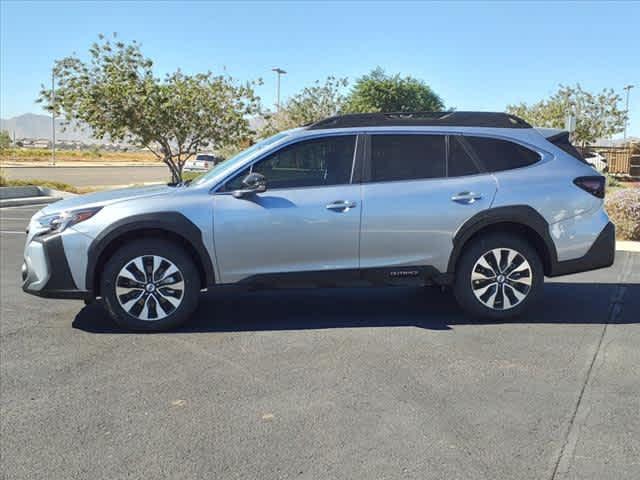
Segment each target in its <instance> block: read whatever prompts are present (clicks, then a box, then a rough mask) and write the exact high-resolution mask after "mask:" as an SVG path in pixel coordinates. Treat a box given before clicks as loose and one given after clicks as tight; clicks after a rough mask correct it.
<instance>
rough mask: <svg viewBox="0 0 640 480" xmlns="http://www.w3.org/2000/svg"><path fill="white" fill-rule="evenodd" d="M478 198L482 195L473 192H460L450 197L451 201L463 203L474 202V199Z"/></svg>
mask: <svg viewBox="0 0 640 480" xmlns="http://www.w3.org/2000/svg"><path fill="white" fill-rule="evenodd" d="M480 199H482V195H479V194H477V193H473V192H460V193H457V194H455V195H454V196H452V197H451V200H452V201H454V202H456V203H461V204H464V205H468V204H470V203H474V202H475V201H476V200H480Z"/></svg>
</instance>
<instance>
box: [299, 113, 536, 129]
mask: <svg viewBox="0 0 640 480" xmlns="http://www.w3.org/2000/svg"><path fill="white" fill-rule="evenodd" d="M391 126H393V127H395V126H432V127H493V128H532V127H531V125H529V124H528V123H527V122H525V121H524V120H522V119H521V118H519V117H516V116H515V115H511V114H509V113H503V112H457V111H453V112H391V113H354V114H348V115H337V116H335V117H329V118H325V119H324V120H320V121H319V122H315V123H312V124H311V125H309V126H308V127H307V129H308V130H324V129H331V128H355V127H391Z"/></svg>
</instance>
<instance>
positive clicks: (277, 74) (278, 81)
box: [271, 67, 287, 112]
mask: <svg viewBox="0 0 640 480" xmlns="http://www.w3.org/2000/svg"><path fill="white" fill-rule="evenodd" d="M271 71H273V72H276V78H277V80H276V111H278V112H279V111H280V76H281V75H284V74H286V73H287V72H285V71H284V70H282V69H281V68H279V67H275V68H272V69H271Z"/></svg>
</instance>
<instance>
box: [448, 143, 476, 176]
mask: <svg viewBox="0 0 640 480" xmlns="http://www.w3.org/2000/svg"><path fill="white" fill-rule="evenodd" d="M449 138H450V139H451V141H450V143H449V171H448V174H449V176H450V177H462V176H464V175H475V174H477V173H479V170H478V167H477V166H476V164H475V163H473V159H472V158H471V156H470V155H469V154H468V153H467V151H466V150H465V149H464V147H463V146H462V142H460V140H459V139H458V138H457V137H455V136H451V137H449Z"/></svg>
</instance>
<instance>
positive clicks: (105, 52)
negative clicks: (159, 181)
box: [38, 35, 259, 182]
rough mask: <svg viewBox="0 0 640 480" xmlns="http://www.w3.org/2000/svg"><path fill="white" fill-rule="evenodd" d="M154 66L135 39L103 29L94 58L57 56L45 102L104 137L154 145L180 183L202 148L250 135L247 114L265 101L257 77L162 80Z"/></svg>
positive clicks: (170, 76) (180, 76) (197, 76)
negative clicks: (105, 32)
mask: <svg viewBox="0 0 640 480" xmlns="http://www.w3.org/2000/svg"><path fill="white" fill-rule="evenodd" d="M152 67H153V62H152V61H151V60H150V59H149V58H146V57H145V56H143V54H142V52H141V50H140V45H139V44H138V43H136V42H135V41H134V42H132V43H131V44H125V43H123V42H121V41H118V40H117V39H116V38H115V35H114V38H113V41H111V40H109V39H106V38H105V37H104V36H102V35H100V37H99V41H98V42H96V43H94V44H93V45H92V46H91V48H90V49H89V60H88V61H83V60H81V59H80V58H78V57H77V56H75V55H73V56H70V57H66V58H63V59H61V60H57V61H56V62H55V65H54V73H55V76H56V79H57V83H58V85H57V87H56V90H55V95H54V94H53V92H52V91H51V90H49V89H47V88H46V87H44V86H43V87H42V90H41V92H40V96H39V99H38V101H40V102H43V103H44V104H45V108H46V109H47V110H49V111H51V110H53V111H55V112H56V113H57V114H58V115H62V116H63V117H64V119H65V120H66V121H67V122H71V121H79V122H80V123H83V124H85V125H88V126H89V127H90V128H91V129H92V132H93V135H94V136H95V137H97V138H105V137H109V138H110V139H111V140H115V141H126V142H129V143H133V144H136V145H139V146H142V147H146V148H148V149H149V150H150V151H151V152H153V153H154V154H155V155H156V156H157V157H158V158H159V159H161V160H162V161H163V162H164V163H165V164H167V166H168V167H169V170H170V171H171V176H172V180H173V181H174V182H180V181H181V180H182V168H183V166H184V164H185V162H186V161H187V160H188V159H189V158H190V157H191V156H193V155H194V154H195V153H196V152H197V151H198V149H200V148H201V147H207V146H209V145H214V146H215V147H216V148H221V147H224V146H225V145H228V144H233V143H236V142H239V141H241V140H242V139H244V138H246V137H247V136H250V135H251V133H252V132H250V130H249V124H248V122H247V119H246V117H247V115H251V114H254V113H256V112H257V111H258V107H259V98H258V97H256V96H255V94H254V91H253V84H252V83H246V84H238V83H237V82H235V81H234V80H233V79H232V78H231V77H229V76H226V75H224V76H222V75H221V76H215V75H213V74H212V73H211V72H207V73H198V74H195V75H186V74H184V73H182V72H181V71H180V70H178V71H176V72H173V73H169V74H167V75H166V76H165V77H164V78H163V79H160V78H157V77H155V76H154V74H153V70H152Z"/></svg>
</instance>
